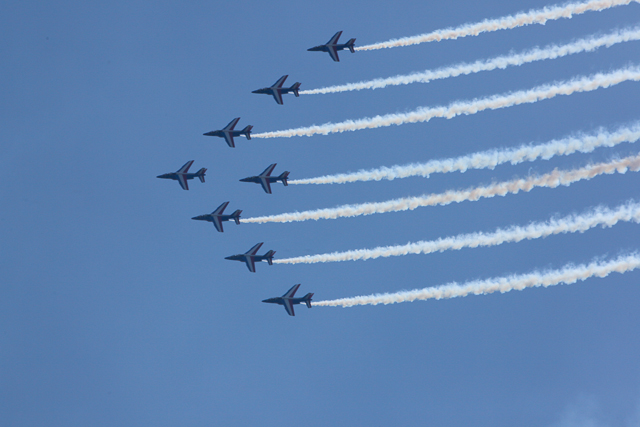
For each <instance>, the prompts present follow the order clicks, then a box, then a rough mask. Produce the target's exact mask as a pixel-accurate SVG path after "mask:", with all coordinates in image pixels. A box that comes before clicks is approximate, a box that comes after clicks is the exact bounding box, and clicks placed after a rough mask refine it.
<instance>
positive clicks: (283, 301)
mask: <svg viewBox="0 0 640 427" xmlns="http://www.w3.org/2000/svg"><path fill="white" fill-rule="evenodd" d="M299 287H300V285H294V286H293V288H291V289H289V290H288V291H287V293H286V294H284V295H282V296H281V297H276V298H269V299H265V300H262V302H269V303H272V304H279V305H283V306H284V309H285V310H287V313H288V314H289V316H295V315H296V314H295V313H294V311H293V306H294V304H302V303H305V304H306V305H307V307H309V308H311V297H312V296H313V294H312V293H308V294H306V295H305V296H303V297H302V298H294V297H293V296H294V295H295V294H296V291H297V290H298V288H299Z"/></svg>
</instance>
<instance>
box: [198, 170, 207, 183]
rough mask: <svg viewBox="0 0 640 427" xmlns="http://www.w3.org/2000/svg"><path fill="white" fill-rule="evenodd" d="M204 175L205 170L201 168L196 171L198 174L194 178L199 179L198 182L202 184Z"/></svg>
mask: <svg viewBox="0 0 640 427" xmlns="http://www.w3.org/2000/svg"><path fill="white" fill-rule="evenodd" d="M205 173H207V168H202V169H200V170H199V171H198V173H197V174H196V176H197V177H198V178H200V182H204V175H205Z"/></svg>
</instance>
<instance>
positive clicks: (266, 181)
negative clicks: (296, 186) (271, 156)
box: [240, 163, 289, 194]
mask: <svg viewBox="0 0 640 427" xmlns="http://www.w3.org/2000/svg"><path fill="white" fill-rule="evenodd" d="M276 165H277V163H274V164H272V165H270V166H269V167H268V168H266V169H265V170H264V172H262V173H261V174H260V175H258V176H250V177H248V178H242V179H241V180H240V181H242V182H255V183H256V184H261V185H262V188H263V189H264V191H265V192H266V193H269V194H271V183H272V182H278V181H282V183H283V184H284V185H285V187H286V186H287V185H289V184H288V183H287V180H288V179H289V171H284V172H282V173H281V174H280V175H279V176H271V172H273V170H274V169H275V167H276Z"/></svg>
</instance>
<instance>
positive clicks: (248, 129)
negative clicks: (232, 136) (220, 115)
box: [242, 125, 253, 139]
mask: <svg viewBox="0 0 640 427" xmlns="http://www.w3.org/2000/svg"><path fill="white" fill-rule="evenodd" d="M251 129H253V126H251V125H249V126H247V127H245V128H244V129H242V133H243V134H244V136H246V137H247V139H251Z"/></svg>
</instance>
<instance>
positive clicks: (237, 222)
mask: <svg viewBox="0 0 640 427" xmlns="http://www.w3.org/2000/svg"><path fill="white" fill-rule="evenodd" d="M241 213H242V211H241V210H240V209H238V210H236V211H235V212H234V213H232V214H231V217H233V220H234V221H235V222H236V224H240V214H241Z"/></svg>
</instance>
